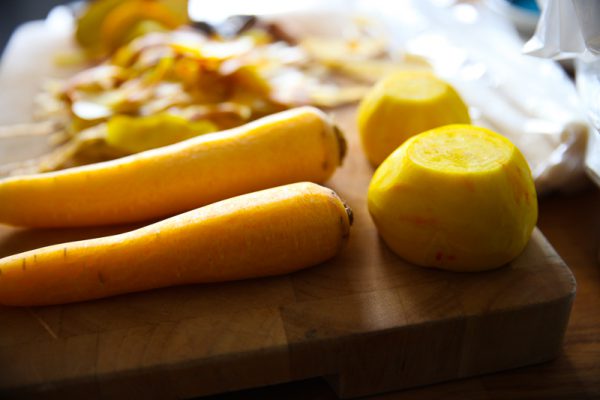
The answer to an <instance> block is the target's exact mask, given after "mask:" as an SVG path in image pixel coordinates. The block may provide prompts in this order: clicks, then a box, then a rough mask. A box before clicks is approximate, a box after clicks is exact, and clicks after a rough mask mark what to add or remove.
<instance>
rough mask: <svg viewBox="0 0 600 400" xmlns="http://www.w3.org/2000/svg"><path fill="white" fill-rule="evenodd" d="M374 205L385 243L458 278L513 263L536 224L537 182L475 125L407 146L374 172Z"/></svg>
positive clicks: (513, 153)
mask: <svg viewBox="0 0 600 400" xmlns="http://www.w3.org/2000/svg"><path fill="white" fill-rule="evenodd" d="M368 204H369V212H370V213H371V216H372V218H373V220H374V222H375V225H376V226H377V229H378V231H379V233H380V235H381V237H382V238H383V240H384V241H385V242H386V243H387V244H388V245H389V247H390V248H391V249H392V250H393V251H394V252H396V253H397V254H398V255H399V256H401V257H402V258H404V259H406V260H408V261H410V262H412V263H414V264H417V265H421V266H427V267H437V268H443V269H448V270H454V271H478V270H486V269H492V268H496V267H499V266H501V265H503V264H506V263H508V262H509V261H511V260H512V259H514V258H515V257H517V256H518V255H519V254H520V253H521V251H522V250H523V249H524V247H525V245H526V244H527V242H528V240H529V238H530V236H531V233H532V231H533V228H534V226H535V223H536V220H537V197H536V192H535V187H534V183H533V178H532V177H531V172H530V170H529V167H528V165H527V162H526V161H525V158H524V157H523V155H522V154H521V152H520V151H519V150H518V149H517V148H516V147H515V146H514V145H513V144H512V143H511V142H510V141H509V140H508V139H506V138H505V137H503V136H501V135H499V134H497V133H494V132H492V131H490V130H488V129H485V128H481V127H476V126H472V125H460V124H459V125H448V126H444V127H440V128H436V129H432V130H430V131H427V132H425V133H422V134H419V135H417V136H414V137H412V138H411V139H409V140H408V141H406V142H405V143H404V144H403V145H402V146H400V147H399V148H398V149H397V150H396V151H395V152H394V153H392V154H391V155H390V156H389V157H388V158H387V159H386V160H385V161H384V162H383V163H382V164H381V165H380V166H379V168H378V169H377V171H376V172H375V174H374V176H373V179H372V180H371V184H370V186H369V193H368Z"/></svg>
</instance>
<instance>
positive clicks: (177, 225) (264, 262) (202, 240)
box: [0, 182, 352, 306]
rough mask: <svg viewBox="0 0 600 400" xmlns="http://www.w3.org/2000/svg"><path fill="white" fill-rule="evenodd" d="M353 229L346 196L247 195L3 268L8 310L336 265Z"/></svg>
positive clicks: (307, 187)
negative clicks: (327, 263)
mask: <svg viewBox="0 0 600 400" xmlns="http://www.w3.org/2000/svg"><path fill="white" fill-rule="evenodd" d="M351 222H352V220H351V212H350V210H349V209H348V208H347V207H346V206H345V204H344V203H343V202H342V201H341V200H340V198H339V197H338V196H337V194H336V193H335V192H334V191H332V190H331V189H327V188H324V187H322V186H319V185H316V184H314V183H306V182H303V183H295V184H291V185H286V186H280V187H276V188H272V189H267V190H263V191H259V192H255V193H250V194H245V195H242V196H238V197H234V198H231V199H227V200H223V201H221V202H217V203H213V204H211V205H208V206H205V207H202V208H198V209H196V210H193V211H189V212H187V213H184V214H180V215H178V216H175V217H171V218H169V219H166V220H163V221H161V222H157V223H155V224H152V225H148V226H146V227H144V228H141V229H138V230H134V231H131V232H127V233H123V234H119V235H114V236H108V237H103V238H97V239H89V240H83V241H78V242H71V243H65V244H58V245H53V246H48V247H44V248H41V249H37V250H32V251H28V252H25V253H21V254H16V255H12V256H9V257H5V258H3V259H0V304H4V305H18V306H31V305H49V304H61V303H68V302H76V301H83V300H90V299H97V298H102V297H107V296H112V295H117V294H121V293H129V292H136V291H141V290H148V289H154V288H159V287H165V286H172V285H182V284H191V283H201V282H218V281H229V280H238V279H246V278H254V277H261V276H269V275H279V274H285V273H289V272H292V271H296V270H299V269H301V268H306V267H309V266H312V265H316V264H318V263H321V262H323V261H325V260H327V259H330V258H332V257H333V256H335V255H336V254H337V253H338V252H339V251H340V249H341V247H342V245H343V244H344V242H345V239H346V237H347V236H348V234H349V229H350V224H351Z"/></svg>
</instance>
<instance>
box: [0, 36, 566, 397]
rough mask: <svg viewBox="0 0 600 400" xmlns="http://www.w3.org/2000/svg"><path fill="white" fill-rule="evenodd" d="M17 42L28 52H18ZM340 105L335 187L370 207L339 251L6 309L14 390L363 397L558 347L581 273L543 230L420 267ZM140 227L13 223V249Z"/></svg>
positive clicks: (7, 83) (10, 150) (11, 81)
mask: <svg viewBox="0 0 600 400" xmlns="http://www.w3.org/2000/svg"><path fill="white" fill-rule="evenodd" d="M25 28H26V29H23V28H22V29H21V30H20V31H19V32H17V35H16V36H15V38H14V39H13V42H12V43H11V47H9V52H8V53H7V56H6V58H5V59H4V61H3V70H2V75H1V76H0V96H2V99H1V100H0V104H3V107H4V108H3V109H2V110H1V112H0V113H1V115H0V120H1V121H3V122H16V121H11V118H14V116H15V114H18V113H21V116H23V115H24V114H22V113H24V112H25V111H26V107H28V105H27V102H24V101H11V100H10V98H8V97H7V93H8V94H14V93H17V92H18V91H19V90H18V85H22V87H23V88H25V87H26V86H27V85H28V84H29V83H27V82H25V81H24V80H23V81H21V82H20V83H19V80H18V78H15V74H16V75H18V76H21V78H20V79H27V76H28V75H26V74H24V73H23V72H22V68H19V67H18V66H19V65H23V66H27V65H34V64H32V63H35V62H36V59H33V58H32V57H33V56H32V55H31V54H33V55H34V56H35V54H36V53H35V52H36V51H37V52H40V51H42V50H41V49H40V47H39V46H31V44H32V43H34V40H38V39H39V35H40V30H41V31H43V29H41V27H40V26H38V25H29V26H26V27H25ZM36 43H37V42H36ZM27 45H29V46H28V47H29V50H27V49H28V47H27ZM15 49H16V50H15ZM43 51H47V50H43ZM14 54H18V55H19V58H18V59H11V57H12V56H13V55H14ZM38 56H39V55H38ZM36 57H37V56H36ZM37 63H38V65H39V63H40V62H39V60H37ZM23 68H24V67H23ZM40 68H41V67H40ZM42 70H43V69H42ZM30 73H31V72H30ZM29 76H30V75H29ZM23 90H25V92H26V93H31V92H32V91H33V89H31V88H29V89H23ZM334 116H335V118H336V120H337V121H338V122H339V123H340V125H341V127H342V128H343V130H344V131H345V132H346V134H347V136H348V139H349V154H348V158H347V159H346V161H345V163H344V166H343V167H342V168H341V169H340V170H339V171H338V172H336V174H335V175H334V177H333V179H331V181H329V182H327V185H328V186H330V187H332V188H333V189H335V190H336V191H337V192H338V193H339V194H340V195H341V196H342V197H343V198H345V199H346V201H347V202H348V203H349V204H350V206H351V207H352V208H353V209H354V212H355V224H354V226H353V228H352V232H351V236H350V239H349V242H348V244H347V246H346V248H345V249H344V251H343V252H342V253H341V254H340V255H339V256H338V257H337V258H335V259H334V260H332V261H330V262H327V263H324V264H322V265H319V266H316V267H314V268H311V269H308V270H305V271H301V272H298V273H295V274H292V275H287V276H281V277H275V278H268V279H255V280H250V281H243V282H231V283H223V284H208V285H193V286H185V287H176V288H168V289H162V290H154V291H150V292H145V293H138V294H131V295H125V296H119V297H114V298H110V299H105V300H99V301H91V302H85V303H78V304H71V305H65V306H52V307H35V308H11V307H1V306H0V397H2V396H3V395H5V396H9V397H11V398H12V397H13V396H14V397H19V396H22V397H29V396H31V397H33V396H36V398H39V397H38V396H40V395H45V396H46V397H49V398H61V399H66V398H86V399H96V398H98V399H119V398H145V399H154V398H157V399H158V398H160V399H163V398H164V399H171V398H189V397H193V396H201V395H207V394H212V393H220V392H225V391H231V390H236V389H243V388H249V387H256V386H261V385H269V384H274V383H279V382H287V381H292V380H299V379H305V378H309V377H317V376H322V377H325V378H326V379H327V380H328V381H329V382H330V383H331V385H332V386H333V388H334V389H335V390H336V391H337V393H338V394H339V395H340V396H341V397H354V396H362V395H367V394H372V393H377V392H382V391H389V390H396V389H401V388H407V387H413V386H418V385H425V384H431V383H435V382H441V381H446V380H452V379H459V378H463V377H467V376H472V375H478V374H484V373H488V372H493V371H499V370H503V369H509V368H515V367H520V366H524V365H529V364H534V363H540V362H543V361H547V360H550V359H552V358H553V357H555V356H556V355H557V353H558V352H559V351H560V348H561V342H562V339H563V334H564V331H565V328H566V325H567V322H568V318H569V312H570V309H571V303H572V300H573V297H574V294H575V281H574V278H573V275H572V274H571V272H570V271H569V269H568V268H567V266H566V265H565V264H564V262H563V261H562V260H561V259H560V257H559V256H558V255H557V254H556V252H555V251H554V250H553V249H552V247H551V246H550V245H549V244H548V242H547V241H546V240H545V238H544V237H543V235H542V234H541V233H540V231H539V230H535V231H534V233H533V237H532V239H531V241H530V243H529V244H528V246H527V248H526V249H525V251H524V252H523V254H521V256H520V257H518V259H516V260H515V261H514V262H512V263H511V264H509V265H507V266H505V267H503V268H500V269H497V270H494V271H490V272H483V273H474V274H459V273H450V272H442V271H436V270H429V269H423V268H418V267H415V266H412V265H409V264H408V263H406V262H404V261H402V260H401V259H399V258H398V257H397V256H395V255H394V254H393V253H392V252H390V250H388V248H387V247H386V246H385V245H384V244H383V243H382V242H381V240H380V239H379V238H378V236H377V232H376V230H375V227H374V225H373V223H372V222H371V220H370V218H369V215H368V212H367V209H366V200H365V196H366V190H367V186H368V183H369V180H370V177H371V175H372V173H373V170H372V169H371V168H370V167H369V165H368V163H367V161H366V159H365V158H364V156H363V155H362V153H361V151H360V148H359V145H358V142H357V137H356V132H355V123H354V110H353V109H350V108H348V109H344V110H339V111H336V112H334ZM24 118H25V117H24ZM28 145H29V144H27V145H26V144H25V143H24V142H16V141H14V140H11V141H10V143H7V142H6V141H3V142H0V158H1V159H2V160H8V159H9V158H10V157H13V156H14V154H15V153H18V152H19V151H22V152H34V151H39V148H38V149H37V150H32V149H34V146H33V144H31V146H32V147H27V146H28ZM107 190H110V188H107ZM127 229H131V227H108V228H95V229H86V230H78V229H63V230H27V229H15V228H10V227H8V226H1V225H0V256H6V255H9V254H13V253H16V252H20V251H25V250H29V249H33V248H37V247H40V246H44V245H49V244H54V243H60V242H64V241H70V240H76V239H82V238H90V237H97V236H102V235H108V234H113V233H118V232H122V231H125V230H127Z"/></svg>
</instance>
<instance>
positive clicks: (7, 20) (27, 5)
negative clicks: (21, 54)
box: [0, 0, 68, 54]
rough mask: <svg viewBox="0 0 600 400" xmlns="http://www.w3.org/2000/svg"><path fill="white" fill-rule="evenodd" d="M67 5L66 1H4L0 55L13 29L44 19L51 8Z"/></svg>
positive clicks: (0, 31) (0, 20)
mask: <svg viewBox="0 0 600 400" xmlns="http://www.w3.org/2000/svg"><path fill="white" fill-rule="evenodd" d="M65 3H68V1H66V0H4V1H3V2H2V6H1V7H2V12H1V13H0V54H3V53H4V49H5V48H6V44H7V43H8V40H9V39H10V35H11V33H12V32H13V31H14V30H15V28H16V27H17V26H19V25H21V24H22V23H24V22H27V21H30V20H35V19H44V18H45V17H46V15H48V11H50V10H51V9H52V7H54V6H56V5H59V4H65Z"/></svg>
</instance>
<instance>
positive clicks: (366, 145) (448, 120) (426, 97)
mask: <svg viewBox="0 0 600 400" xmlns="http://www.w3.org/2000/svg"><path fill="white" fill-rule="evenodd" d="M470 122H471V120H470V117H469V111H468V109H467V106H466V105H465V103H464V102H463V101H462V99H461V98H460V96H459V95H458V93H457V92H456V91H455V90H454V88H453V87H452V86H450V85H449V84H448V83H447V82H445V81H443V80H441V79H439V78H437V77H436V76H435V75H433V74H432V73H431V72H428V71H401V72H398V73H395V74H393V75H390V76H388V77H386V78H384V79H382V80H381V81H379V82H378V83H377V84H376V85H375V86H374V87H373V89H371V91H370V92H369V93H368V94H367V95H366V96H365V97H364V99H363V100H362V102H361V104H360V107H359V109H358V128H359V132H360V139H361V143H362V147H363V150H364V151H365V154H366V155H367V158H368V159H369V161H370V162H371V164H372V165H373V166H378V165H379V164H380V163H381V162H382V161H383V160H384V159H385V158H386V157H387V156H389V155H390V154H391V153H392V152H393V151H394V150H396V148H397V147H398V146H400V145H401V144H402V143H403V142H404V141H405V140H407V139H408V138H410V137H411V136H414V135H416V134H418V133H421V132H424V131H426V130H429V129H433V128H436V127H438V126H442V125H448V124H462V123H470Z"/></svg>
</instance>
